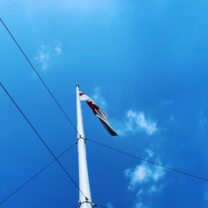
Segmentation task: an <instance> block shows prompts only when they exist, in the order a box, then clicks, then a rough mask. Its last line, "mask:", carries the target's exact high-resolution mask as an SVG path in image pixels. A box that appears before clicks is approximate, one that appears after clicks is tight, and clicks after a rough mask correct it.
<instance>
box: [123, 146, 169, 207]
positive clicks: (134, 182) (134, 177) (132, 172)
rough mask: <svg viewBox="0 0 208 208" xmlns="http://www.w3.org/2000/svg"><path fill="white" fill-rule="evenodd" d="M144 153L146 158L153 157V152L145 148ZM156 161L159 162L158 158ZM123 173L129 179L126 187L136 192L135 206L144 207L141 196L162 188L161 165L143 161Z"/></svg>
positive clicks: (163, 171)
mask: <svg viewBox="0 0 208 208" xmlns="http://www.w3.org/2000/svg"><path fill="white" fill-rule="evenodd" d="M146 154H147V157H146V159H149V158H153V157H154V153H153V152H152V151H151V150H149V149H147V150H146ZM157 163H160V160H159V159H157ZM124 174H125V177H126V178H127V179H128V180H129V185H128V189H129V190H130V191H132V192H133V191H134V192H136V202H135V207H136V208H146V207H147V206H146V205H145V203H144V201H143V199H142V198H144V197H145V196H150V195H153V194H156V193H159V192H160V191H161V189H162V188H163V184H162V179H163V178H164V176H165V170H164V169H163V168H162V167H159V166H149V165H147V164H146V163H145V162H143V163H141V164H139V165H137V166H136V167H134V168H129V169H127V170H125V172H124Z"/></svg>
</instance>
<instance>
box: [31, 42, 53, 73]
mask: <svg viewBox="0 0 208 208" xmlns="http://www.w3.org/2000/svg"><path fill="white" fill-rule="evenodd" d="M34 59H35V60H36V61H37V62H38V63H39V64H40V65H41V69H43V70H46V69H48V68H49V61H50V53H49V51H48V50H47V47H46V46H45V45H41V46H40V48H39V49H38V50H37V53H36V56H35V58H34Z"/></svg>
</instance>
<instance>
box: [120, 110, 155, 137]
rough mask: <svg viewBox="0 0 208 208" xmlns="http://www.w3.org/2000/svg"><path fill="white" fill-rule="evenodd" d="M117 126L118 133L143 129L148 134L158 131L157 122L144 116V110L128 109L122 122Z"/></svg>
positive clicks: (131, 132) (132, 132) (123, 133)
mask: <svg viewBox="0 0 208 208" xmlns="http://www.w3.org/2000/svg"><path fill="white" fill-rule="evenodd" d="M117 126H119V128H118V132H119V134H120V135H127V134H135V133H137V132H139V131H144V132H145V133H146V134H148V135H154V134H155V133H156V132H157V131H158V127H157V122H156V121H153V120H152V119H149V118H147V117H146V115H145V114H144V112H137V111H133V110H128V111H127V113H126V118H125V120H124V122H120V123H119V124H118V125H117Z"/></svg>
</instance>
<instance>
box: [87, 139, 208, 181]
mask: <svg viewBox="0 0 208 208" xmlns="http://www.w3.org/2000/svg"><path fill="white" fill-rule="evenodd" d="M87 140H88V141H90V142H92V143H94V144H97V145H99V146H102V147H104V148H106V149H109V150H112V151H114V152H117V153H120V154H123V155H126V156H129V157H131V158H134V159H138V160H141V161H144V162H146V163H149V164H151V165H154V166H158V167H161V168H164V169H168V170H170V171H173V172H176V173H179V174H182V175H185V176H189V177H192V178H195V179H198V180H201V181H205V182H208V178H205V177H201V176H198V175H195V174H192V173H189V172H186V171H183V170H179V169H176V168H172V167H169V166H166V165H162V164H160V163H157V162H154V161H151V160H147V159H144V158H142V157H140V156H137V155H134V154H131V153H129V152H126V151H124V150H121V149H117V148H114V147H110V146H108V145H106V144H103V143H101V142H97V141H95V140H92V139H89V138H87Z"/></svg>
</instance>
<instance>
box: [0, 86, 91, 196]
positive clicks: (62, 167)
mask: <svg viewBox="0 0 208 208" xmlns="http://www.w3.org/2000/svg"><path fill="white" fill-rule="evenodd" d="M0 86H1V88H2V89H3V90H4V92H5V93H6V95H7V96H8V97H9V98H10V100H11V101H12V103H13V104H14V105H15V107H16V108H17V110H18V111H19V112H20V114H21V115H22V117H23V118H24V119H25V121H26V122H27V123H28V124H29V126H30V127H31V129H32V130H33V131H34V132H35V134H36V135H37V137H38V138H39V140H40V141H41V142H42V143H43V145H44V146H45V148H46V149H47V150H48V152H49V153H50V154H51V156H52V157H53V158H54V159H55V160H56V161H57V163H58V164H59V166H60V167H61V169H62V170H63V171H64V173H65V174H66V175H67V177H68V178H69V180H70V181H71V182H72V184H73V185H74V186H75V187H76V188H77V189H78V190H79V192H80V193H81V194H82V195H83V196H84V197H85V198H86V199H88V198H87V197H86V196H85V194H84V193H83V192H82V190H81V189H80V188H79V186H78V185H77V183H76V182H75V180H74V179H73V178H72V176H71V175H70V174H69V173H68V172H67V170H66V169H65V168H64V166H63V165H62V163H61V162H60V161H59V160H58V159H57V157H56V155H55V154H54V153H53V151H52V150H51V148H50V147H49V146H48V144H47V143H46V142H45V140H44V139H43V138H42V137H41V135H40V134H39V133H38V131H37V130H36V129H35V127H34V126H33V125H32V123H31V122H30V120H29V119H28V118H27V116H26V115H25V114H24V112H23V111H22V109H21V108H20V107H19V105H18V104H17V103H16V102H15V100H14V99H13V98H12V96H11V95H10V94H9V92H8V91H7V89H6V88H5V87H4V85H3V84H2V83H1V82H0Z"/></svg>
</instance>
